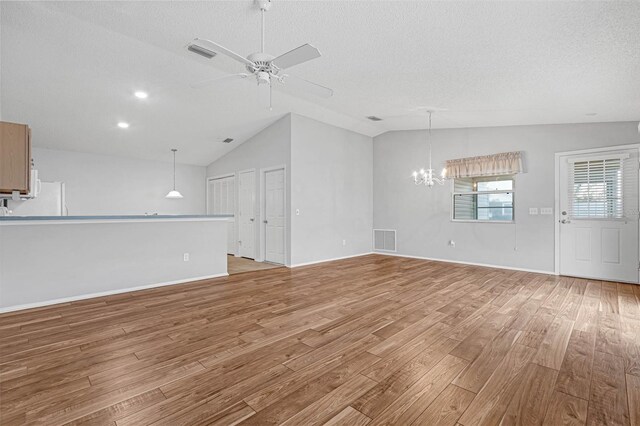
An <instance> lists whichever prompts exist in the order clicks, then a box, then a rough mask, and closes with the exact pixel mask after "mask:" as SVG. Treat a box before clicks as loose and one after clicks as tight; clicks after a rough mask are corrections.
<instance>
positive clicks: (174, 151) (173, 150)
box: [165, 148, 182, 198]
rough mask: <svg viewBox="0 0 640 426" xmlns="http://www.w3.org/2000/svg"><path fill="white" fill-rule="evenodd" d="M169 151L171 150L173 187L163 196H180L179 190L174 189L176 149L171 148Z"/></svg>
mask: <svg viewBox="0 0 640 426" xmlns="http://www.w3.org/2000/svg"><path fill="white" fill-rule="evenodd" d="M171 151H172V152H173V189H172V190H171V191H169V193H168V194H167V195H166V196H165V198H182V194H181V193H180V191H178V190H176V151H178V150H177V149H175V148H172V149H171Z"/></svg>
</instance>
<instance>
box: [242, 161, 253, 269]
mask: <svg viewBox="0 0 640 426" xmlns="http://www.w3.org/2000/svg"><path fill="white" fill-rule="evenodd" d="M255 176H256V172H255V171H254V170H251V171H248V172H242V173H240V177H239V179H238V230H239V232H238V234H239V238H238V252H239V254H240V256H242V257H247V258H249V259H255V257H256V254H255V247H256V244H255V239H256V228H255V220H256V219H255V214H256V177H255Z"/></svg>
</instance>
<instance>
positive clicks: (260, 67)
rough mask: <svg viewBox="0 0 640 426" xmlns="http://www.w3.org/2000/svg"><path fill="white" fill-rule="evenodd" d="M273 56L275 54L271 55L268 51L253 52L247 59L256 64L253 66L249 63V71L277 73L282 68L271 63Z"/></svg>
mask: <svg viewBox="0 0 640 426" xmlns="http://www.w3.org/2000/svg"><path fill="white" fill-rule="evenodd" d="M273 58H274V56H273V55H269V54H268V53H260V52H258V53H252V54H251V55H249V56H247V59H248V60H250V61H251V62H253V63H254V64H255V65H256V66H255V67H253V66H251V65H247V71H249V72H250V73H251V74H259V73H263V72H265V73H267V74H269V75H276V74H278V71H280V70H279V69H278V67H276V66H275V65H274V64H272V63H271V61H272V60H273Z"/></svg>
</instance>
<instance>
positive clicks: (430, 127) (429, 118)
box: [428, 111, 431, 170]
mask: <svg viewBox="0 0 640 426" xmlns="http://www.w3.org/2000/svg"><path fill="white" fill-rule="evenodd" d="M428 137H429V170H431V111H429V135H428Z"/></svg>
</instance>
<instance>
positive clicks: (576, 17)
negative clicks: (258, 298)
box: [0, 0, 640, 165]
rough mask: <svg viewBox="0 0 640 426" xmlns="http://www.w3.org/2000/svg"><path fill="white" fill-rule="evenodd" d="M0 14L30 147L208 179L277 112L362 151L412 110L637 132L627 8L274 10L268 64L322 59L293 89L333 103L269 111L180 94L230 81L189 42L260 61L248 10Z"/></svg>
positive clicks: (281, 5)
mask: <svg viewBox="0 0 640 426" xmlns="http://www.w3.org/2000/svg"><path fill="white" fill-rule="evenodd" d="M0 14H1V21H0V24H1V30H0V31H1V33H0V35H1V37H2V38H1V40H0V42H1V45H0V47H1V55H0V60H1V62H0V67H1V78H2V80H1V86H0V89H1V94H0V106H1V114H2V119H3V120H9V121H18V122H27V123H30V124H31V126H32V128H33V132H34V144H35V145H36V146H41V147H50V148H57V149H68V150H76V151H84V152H95V153H103V154H112V155H120V156H128V157H135V158H146V159H156V160H166V161H170V160H171V152H170V151H169V148H171V147H176V148H178V149H179V152H178V161H179V162H183V163H190V164H200V165H206V164H208V163H210V162H211V161H213V160H215V159H216V158H218V157H220V156H221V155H223V154H224V153H226V152H227V151H229V150H230V149H233V148H234V147H235V146H237V144H239V143H241V142H243V141H244V140H246V139H247V138H249V137H250V136H252V135H254V134H255V133H257V132H258V131H259V130H261V129H263V128H264V127H266V126H268V125H269V124H271V123H272V122H274V121H275V120H276V119H278V118H279V117H281V116H283V115H284V114H286V113H287V112H296V113H299V114H303V115H306V116H309V117H312V118H316V119H319V120H321V121H325V122H328V123H331V124H335V125H337V126H340V127H345V128H348V129H351V130H354V131H356V132H359V133H363V134H367V135H370V136H374V135H377V134H380V133H383V132H385V131H388V130H398V129H415V128H424V127H425V120H424V114H422V113H421V109H420V108H421V107H436V108H446V109H447V111H444V112H439V113H437V114H436V115H435V116H434V119H433V123H434V127H435V128H439V127H440V128H442V127H476V126H508V125H519V124H542V123H545V124H548V123H576V122H597V121H627V120H638V119H640V78H638V76H639V75H640V49H639V48H638V46H640V3H638V2H558V1H553V2H540V1H537V2H470V1H462V2H449V1H447V2H421V1H409V2H400V1H368V2H365V1H357V2H354V1H328V2H326V1H323V2H320V1H307V2H305V1H283V0H280V1H279V0H274V4H273V7H272V10H271V11H270V12H268V13H267V16H266V22H267V30H266V50H267V51H268V52H270V53H272V54H274V55H277V54H280V53H283V52H286V51H288V50H290V49H292V48H294V47H296V46H299V45H301V44H303V43H306V42H309V43H311V44H313V45H314V46H316V47H317V48H318V49H320V51H321V52H322V54H323V56H322V57H321V58H319V59H316V60H314V61H311V62H308V63H305V64H302V65H300V66H298V67H296V68H293V69H291V73H292V74H295V75H297V76H300V77H303V78H306V79H309V80H312V81H315V82H317V83H320V84H323V85H326V86H329V87H331V88H333V89H334V91H335V94H334V96H333V97H332V98H330V99H321V98H315V97H313V96H311V95H309V96H307V95H304V94H300V93H298V92H295V93H294V92H292V91H289V90H284V91H279V92H277V93H275V94H274V101H273V102H274V109H273V111H269V110H268V109H265V108H263V107H260V106H259V105H257V104H256V102H254V101H256V99H257V90H256V88H255V86H253V85H252V84H250V83H249V82H247V81H246V80H245V81H235V82H230V83H228V84H226V85H225V86H223V87H217V88H208V89H198V90H195V89H191V88H190V87H189V84H190V83H193V82H198V81H200V80H204V79H206V78H209V77H215V76H222V75H225V74H227V73H235V72H242V71H243V69H242V66H241V65H240V64H238V63H235V62H234V61H232V60H231V59H229V58H227V57H224V56H221V55H218V56H217V57H215V58H214V59H212V60H206V59H204V58H200V57H198V56H196V55H194V54H192V53H189V52H187V51H186V50H185V49H184V46H185V44H186V43H187V42H189V41H190V40H191V39H193V38H195V37H199V38H208V39H211V40H213V41H216V42H218V43H220V44H223V45H225V46H227V47H228V48H230V49H232V50H234V51H236V52H239V53H241V54H243V55H248V54H249V53H252V52H255V51H258V50H259V45H260V29H259V28H260V27H259V24H260V14H259V12H258V11H257V9H256V7H255V5H254V3H253V2H252V1H213V2H189V1H182V2H152V1H148V2H144V1H143V2H128V1H121V2H115V1H114V2H73V1H71V2H41V3H40V2H7V1H3V2H2V4H1V5H0ZM139 89H141V90H146V91H148V92H149V94H150V96H149V99H147V100H145V101H140V100H138V99H136V98H135V97H134V96H133V91H135V90H139ZM591 113H596V114H597V115H587V114H591ZM367 115H377V116H380V117H383V118H385V120H384V121H382V122H379V123H372V122H370V121H368V120H366V119H364V116H367ZM398 116H400V117H398ZM118 121H127V122H129V123H131V127H130V128H129V129H126V130H122V129H119V128H117V127H116V123H117V122H118ZM226 137H232V138H234V139H235V140H236V141H235V142H233V143H232V144H230V145H226V144H222V143H221V140H222V139H224V138H226Z"/></svg>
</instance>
